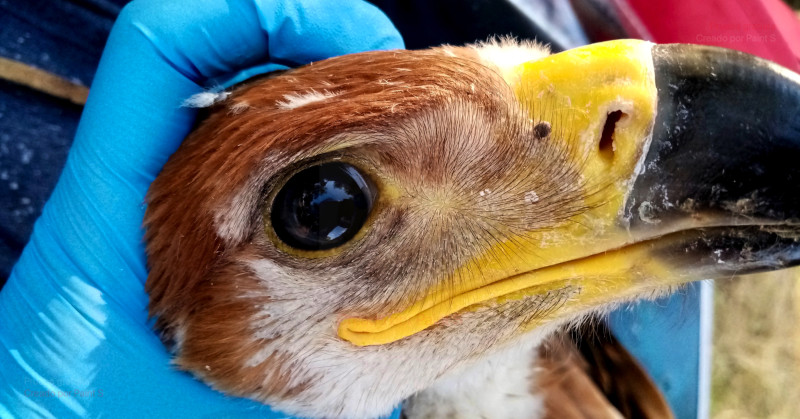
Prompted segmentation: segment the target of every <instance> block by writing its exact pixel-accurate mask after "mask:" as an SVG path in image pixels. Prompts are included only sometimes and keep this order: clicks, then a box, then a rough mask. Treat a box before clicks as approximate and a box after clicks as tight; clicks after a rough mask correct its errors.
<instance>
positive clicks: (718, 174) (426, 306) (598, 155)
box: [338, 40, 800, 346]
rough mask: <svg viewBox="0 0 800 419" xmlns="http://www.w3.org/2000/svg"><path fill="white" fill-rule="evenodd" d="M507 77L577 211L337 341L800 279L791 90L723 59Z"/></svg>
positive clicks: (672, 59)
mask: <svg viewBox="0 0 800 419" xmlns="http://www.w3.org/2000/svg"><path fill="white" fill-rule="evenodd" d="M503 77H504V79H505V80H506V82H507V83H508V84H509V85H510V86H511V87H512V89H513V90H514V92H515V94H516V97H517V100H518V101H519V103H520V105H521V107H522V108H523V109H524V110H525V112H527V113H528V116H529V117H530V120H531V121H532V123H537V124H539V123H543V122H546V123H547V126H548V127H552V134H551V135H550V138H547V139H546V140H550V141H558V142H559V146H561V147H563V148H564V155H565V156H567V157H566V158H567V159H568V160H569V161H568V162H567V163H569V164H572V165H573V166H575V167H578V168H579V169H578V170H579V171H580V174H581V178H582V179H583V183H582V185H581V187H582V188H583V189H584V194H583V196H584V199H585V201H586V202H585V207H586V208H587V210H586V211H584V212H582V213H581V214H579V215H577V216H575V217H574V219H572V220H569V222H566V223H563V224H562V225H558V226H554V227H553V228H552V229H546V230H536V231H530V232H527V233H526V234H525V235H524V237H520V238H516V239H514V240H506V241H502V242H498V243H493V244H492V245H491V248H487V249H486V252H485V253H484V254H483V255H482V256H479V257H477V258H475V259H473V260H471V261H470V262H469V263H467V264H466V265H464V266H462V267H461V268H459V271H458V272H455V273H454V275H458V278H459V279H460V280H459V281H458V282H457V285H455V286H454V285H453V283H448V285H447V286H442V287H440V288H434V289H431V290H429V291H428V293H427V295H426V296H425V297H424V298H421V299H419V300H417V302H416V303H414V304H412V305H411V306H409V307H408V308H406V309H405V310H404V311H402V312H399V313H396V314H393V315H390V316H388V317H384V318H380V319H359V318H348V319H345V320H343V321H342V322H341V323H340V325H339V332H338V333H339V336H340V337H341V338H343V339H345V340H347V341H349V342H351V343H353V344H355V345H358V346H365V345H380V344H386V343H390V342H394V341H397V340H399V339H402V338H404V337H407V336H410V335H412V334H414V333H417V332H419V331H421V330H424V329H425V328H427V327H430V326H431V325H433V324H435V323H436V322H438V321H439V320H441V319H443V318H444V317H447V316H450V315H452V314H454V313H457V312H459V311H462V310H480V309H481V307H484V306H486V305H488V304H495V305H497V303H503V302H505V301H509V300H514V299H520V298H537V297H538V298H542V301H543V304H545V303H544V302H546V301H548V299H547V296H552V295H556V294H557V295H559V298H557V301H558V304H556V305H554V306H552V307H547V309H546V310H542V314H541V315H540V316H535V317H534V318H533V320H531V321H530V322H529V323H528V324H526V326H525V327H524V329H525V330H530V329H533V328H536V327H538V326H540V325H542V324H545V323H547V322H550V321H553V320H557V319H560V318H564V317H566V316H569V315H574V314H576V313H579V312H582V311H585V310H587V309H591V308H593V307H597V306H599V305H602V304H607V303H612V302H615V301H623V300H629V299H633V298H636V297H637V296H641V295H644V294H646V293H648V292H651V293H652V292H654V291H657V290H659V289H668V288H670V287H674V286H677V285H680V284H683V283H686V282H690V281H695V280H700V279H706V278H714V277H719V276H724V275H731V274H733V273H738V274H742V273H748V272H755V271H760V270H769V269H778V268H782V267H788V266H792V265H796V264H798V263H800V76H798V75H797V74H795V73H793V72H791V71H789V70H787V69H784V68H782V67H780V66H778V65H776V64H774V63H771V62H768V61H765V60H762V59H759V58H756V57H753V56H750V55H747V54H744V53H740V52H736V51H731V50H725V49H721V48H715V47H706V46H696V45H683V44H670V45H654V44H652V43H648V42H643V41H632V40H622V41H611V42H606V43H601V44H594V45H590V46H587V47H583V48H577V49H574V50H570V51H566V52H563V53H560V54H556V55H552V56H549V57H546V58H544V59H541V60H537V61H535V62H529V63H524V64H522V65H519V66H517V67H516V68H514V69H512V70H507V71H504V72H503ZM533 196H535V195H533ZM443 282H444V281H443ZM501 307H502V306H501ZM525 330H522V331H521V332H524V331H525Z"/></svg>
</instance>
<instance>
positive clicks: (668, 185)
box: [145, 40, 800, 418]
mask: <svg viewBox="0 0 800 419" xmlns="http://www.w3.org/2000/svg"><path fill="white" fill-rule="evenodd" d="M209 95H211V100H208V97H205V98H203V99H204V100H205V101H206V102H213V103H208V105H209V106H208V108H207V109H205V110H203V112H205V113H206V115H205V118H204V119H203V120H202V122H201V123H199V124H198V126H197V127H196V129H195V130H194V131H193V133H192V134H190V135H189V136H188V138H187V139H186V140H185V142H184V143H183V144H182V145H181V147H180V148H179V149H178V151H177V152H176V153H175V154H174V155H173V156H172V157H171V158H170V161H169V162H168V163H167V165H166V166H165V167H164V169H163V171H162V173H161V174H160V175H159V177H158V178H157V179H156V181H155V182H154V183H153V185H152V187H151V189H150V191H149V195H148V207H147V213H146V217H145V225H146V229H147V231H146V240H147V251H148V255H149V265H150V273H149V278H148V280H147V290H148V292H149V294H150V299H151V301H150V310H151V315H152V316H154V317H156V319H157V321H156V327H157V328H158V329H159V330H160V332H161V333H162V335H163V337H164V341H165V343H166V344H167V345H168V346H169V347H170V348H171V350H172V351H173V352H174V356H175V363H176V365H177V366H179V367H180V368H182V369H184V370H186V371H190V372H191V373H192V374H194V375H195V376H196V377H197V378H198V379H200V380H202V381H203V382H205V383H207V384H208V385H210V386H212V387H214V388H216V389H219V390H220V391H222V392H225V393H227V394H230V395H236V396H242V397H248V398H252V399H255V400H258V401H261V402H263V403H265V404H269V405H270V406H273V407H274V408H276V409H279V410H281V411H284V412H287V413H290V414H295V415H300V416H304V417H312V418H313V417H320V418H322V417H325V418H371V417H378V416H380V415H384V414H387V413H389V412H390V411H392V409H393V408H394V407H395V406H397V405H398V404H399V403H403V414H404V415H405V417H408V418H426V417H428V418H430V417H463V418H473V417H474V418H478V417H480V418H539V417H620V416H621V415H622V414H632V415H639V414H642V415H644V414H651V416H659V415H662V417H669V411H668V409H666V408H663V409H662V408H661V407H659V403H661V404H663V400H662V399H660V398H659V397H660V396H658V394H657V393H652V394H651V393H648V390H647V389H646V388H642V389H641V391H642V392H644V393H648V394H649V396H648V395H646V396H647V397H651V400H652V404H651V405H650V406H651V407H652V409H651V410H652V411H651V412H649V413H648V412H644V413H642V412H640V411H636V412H634V413H630V412H632V411H628V413H625V411H623V410H622V409H620V408H618V407H617V408H615V407H614V405H613V404H609V403H607V402H603V401H602V400H599V398H600V395H601V393H602V392H601V391H599V390H598V389H597V388H595V389H594V390H591V389H590V387H591V386H590V385H588V384H587V385H583V384H586V381H587V380H586V376H587V375H591V374H590V371H591V367H587V366H586V365H584V364H585V363H586V362H587V361H586V360H587V359H591V358H593V356H591V354H587V351H585V350H582V349H581V348H576V347H575V346H574V345H573V346H570V344H571V343H572V342H571V340H572V339H570V332H569V330H571V329H570V328H577V330H582V329H585V328H587V327H588V328H591V324H587V321H588V320H587V319H593V318H595V317H594V316H596V315H598V314H600V315H602V314H603V313H605V312H608V311H609V310H611V309H613V308H614V307H616V306H618V305H620V304H623V303H626V302H630V301H634V300H637V299H648V298H655V297H658V296H663V295H665V294H667V293H670V292H673V291H674V290H675V289H677V288H678V287H680V286H681V285H682V284H685V283H687V282H690V281H695V280H699V279H705V278H713V277H718V276H723V275H731V274H732V273H746V272H754V271H758V270H767V269H777V268H781V267H786V266H790V265H794V264H797V263H798V261H800V165H798V164H797V162H798V161H800V77H798V75H797V74H794V73H792V72H790V71H788V70H786V69H783V68H781V67H779V66H777V65H775V64H772V63H770V62H767V61H764V60H761V59H758V58H755V57H752V56H749V55H746V54H743V53H739V52H735V51H730V50H724V49H719V48H713V47H703V46H692V45H678V44H670V45H655V44H652V43H648V42H643V41H633V40H620V41H611V42H607V43H600V44H594V45H590V46H586V47H581V48H577V49H574V50H569V51H566V52H562V53H558V54H553V55H551V54H549V52H548V51H547V49H546V48H544V47H542V46H539V45H536V44H532V43H526V42H514V41H509V40H502V41H490V42H486V43H479V44H476V45H471V46H466V47H451V46H443V47H438V48H434V49H430V50H422V51H375V52H365V53H360V54H354V55H347V56H341V57H337V58H332V59H329V60H325V61H321V62H315V63H313V64H310V65H308V66H305V67H301V68H298V69H294V70H289V71H285V72H282V73H279V74H270V75H267V76H265V77H262V78H259V79H255V80H251V81H248V82H246V83H244V84H242V85H239V86H237V87H235V88H233V89H232V90H231V91H229V92H223V93H214V94H212V93H209ZM202 101H203V100H199V102H202ZM572 330H575V329H572ZM600 333H602V332H600ZM570 348H572V349H570ZM615 350H616V349H615V348H611V351H610V352H607V354H611V355H602V354H601V355H598V356H595V357H594V358H595V360H597V359H601V360H602V359H605V360H606V361H608V362H609V363H610V365H612V368H611V370H607V371H606V374H608V373H610V374H613V373H614V371H613V369H614V368H613V365H614V362H619V363H621V364H626V365H627V364H629V363H632V362H633V361H628V360H626V356H627V355H626V354H624V353H622V352H619V353H617V354H616V355H614V351H615ZM581 352H583V354H582V355H581ZM619 371H622V367H620V369H619ZM640 375H641V374H638V375H637V373H632V374H629V375H628V376H627V378H629V379H631V380H639V379H643V380H645V381H646V378H642V377H641V376H640ZM595 378H596V377H595ZM601 378H602V377H601ZM606 378H608V377H606ZM623 378H624V377H623ZM594 381H595V382H598V381H602V380H594ZM582 383H583V384H582ZM596 387H598V388H600V387H604V386H603V385H599V386H596ZM631 387H634V388H633V390H632V391H633V392H635V391H636V388H635V387H636V386H631ZM592 400H594V401H596V402H597V404H594V405H593V404H592ZM604 403H605V404H604ZM644 405H645V407H647V405H648V404H647V403H645V404H644ZM592 406H605V407H598V408H594V407H592ZM617 406H618V405H617ZM554 409H555V410H554ZM598 409H599V410H598ZM603 409H607V410H606V411H603ZM637 412H638V413H637ZM570 415H571V416H570ZM582 415H583V416H582Z"/></svg>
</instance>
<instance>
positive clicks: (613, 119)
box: [600, 111, 628, 160]
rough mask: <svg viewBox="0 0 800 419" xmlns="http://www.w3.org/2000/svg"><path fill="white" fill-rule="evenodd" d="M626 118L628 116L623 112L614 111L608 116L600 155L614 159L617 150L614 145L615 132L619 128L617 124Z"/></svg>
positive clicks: (601, 140)
mask: <svg viewBox="0 0 800 419" xmlns="http://www.w3.org/2000/svg"><path fill="white" fill-rule="evenodd" d="M625 116H628V115H626V114H625V113H624V112H622V111H613V112H609V113H608V115H606V123H605V125H603V134H601V135H600V155H601V156H603V157H605V158H607V159H609V160H610V159H612V158H614V151H615V150H616V149H617V147H616V145H615V144H614V131H615V130H616V128H617V122H619V120H620V119H622V117H625Z"/></svg>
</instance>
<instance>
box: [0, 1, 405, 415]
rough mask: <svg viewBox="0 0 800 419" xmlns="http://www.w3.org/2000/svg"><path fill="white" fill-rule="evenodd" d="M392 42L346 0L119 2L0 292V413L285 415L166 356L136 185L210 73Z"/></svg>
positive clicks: (172, 138) (168, 146)
mask: <svg viewBox="0 0 800 419" xmlns="http://www.w3.org/2000/svg"><path fill="white" fill-rule="evenodd" d="M402 47H403V43H402V40H401V38H400V36H399V34H398V33H397V31H396V30H395V29H394V27H393V26H392V25H391V23H390V22H389V21H388V19H386V17H385V16H384V15H383V14H382V13H381V12H380V11H378V10H377V9H376V8H374V7H373V6H371V5H368V4H366V3H362V2H360V1H336V2H327V1H319V2H314V1H307V2H302V1H299V0H295V1H292V0H284V1H280V0H193V1H181V0H137V1H135V2H133V3H131V4H130V5H128V6H126V7H125V9H123V11H122V13H121V14H120V16H119V18H118V20H117V22H116V24H115V25H114V28H113V30H112V32H111V35H110V37H109V40H108V43H107V45H106V49H105V52H104V53H103V57H102V59H101V61H100V66H99V68H98V70H97V73H96V76H95V79H94V82H93V84H92V90H91V94H90V97H89V100H88V102H87V104H86V108H85V110H84V113H83V116H82V119H81V122H80V124H79V126H78V132H77V134H76V138H75V141H74V144H73V147H72V149H71V151H70V154H69V156H68V158H67V163H66V166H65V168H64V171H63V173H62V174H61V177H60V179H59V181H58V184H57V186H56V188H55V190H54V191H53V195H52V196H51V198H50V200H49V201H48V203H47V204H46V205H45V208H44V211H43V213H42V216H41V217H40V218H39V220H38V221H37V222H36V225H35V227H34V232H33V235H32V237H31V239H30V242H29V243H28V245H27V246H26V248H25V250H24V251H23V254H22V256H21V258H20V260H19V262H18V263H17V265H16V266H15V267H14V270H13V271H12V273H11V276H10V278H9V281H8V283H7V284H6V286H5V287H4V288H3V290H2V292H0V307H2V310H0V346H1V347H0V382H2V383H4V385H3V386H0V416H2V417H9V416H13V417H29V416H34V415H41V416H45V417H59V418H61V417H75V416H90V417H94V416H102V415H107V416H108V415H110V416H114V417H172V418H177V417H191V418H198V417H215V418H217V417H247V416H253V417H256V416H258V417H286V415H284V414H280V413H276V412H273V411H272V410H270V409H269V408H267V407H265V406H263V405H260V404H258V403H255V402H252V401H249V400H246V399H239V398H232V397H227V396H225V395H223V394H221V393H219V392H216V391H214V390H211V389H210V388H209V387H207V386H206V385H205V384H203V383H201V382H199V381H196V380H195V379H193V378H192V377H191V376H190V375H188V374H185V373H182V372H178V371H175V370H174V369H173V368H172V367H171V365H170V363H169V358H170V357H169V354H168V353H167V352H166V351H165V349H164V347H163V346H162V344H161V342H160V341H159V339H158V337H157V336H156V334H155V333H154V332H153V331H152V328H151V326H152V324H151V322H149V321H148V320H147V295H146V294H145V292H144V282H145V279H146V277H147V271H146V269H145V254H144V247H143V241H142V229H141V223H142V217H143V214H144V204H143V202H144V195H145V192H146V191H147V188H148V186H149V185H150V183H151V182H152V181H153V179H154V178H155V176H156V174H158V172H159V170H160V169H161V167H162V166H163V164H164V163H165V162H166V160H167V158H168V157H169V155H170V154H172V152H174V151H175V149H176V148H177V147H178V145H179V144H180V141H181V140H182V139H183V137H184V136H185V135H186V134H187V133H188V131H189V130H190V128H191V126H192V123H193V122H194V118H195V111H194V110H192V109H187V108H182V107H181V106H180V104H181V101H182V100H184V99H185V98H187V97H189V96H191V95H193V94H195V93H198V92H200V91H201V90H202V89H203V87H204V86H205V85H206V84H208V83H209V80H212V79H216V78H220V77H222V78H226V79H230V75H231V74H235V73H238V72H240V71H241V70H242V69H243V68H247V67H252V66H257V65H260V64H264V63H272V64H273V66H272V67H271V68H275V67H276V66H295V65H300V64H305V63H308V62H310V61H314V60H319V59H323V58H326V57H329V56H335V55H340V54H345V53H351V52H357V51H364V50H370V49H390V48H402ZM261 68H263V67H261ZM211 83H212V84H213V83H217V81H216V80H215V81H213V82H211ZM396 414H397V412H395V415H396Z"/></svg>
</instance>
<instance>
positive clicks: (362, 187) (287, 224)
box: [270, 162, 375, 250]
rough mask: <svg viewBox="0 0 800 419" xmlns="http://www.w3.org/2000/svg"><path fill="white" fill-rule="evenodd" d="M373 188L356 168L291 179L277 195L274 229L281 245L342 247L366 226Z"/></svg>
mask: <svg viewBox="0 0 800 419" xmlns="http://www.w3.org/2000/svg"><path fill="white" fill-rule="evenodd" d="M374 199H375V187H374V185H373V184H372V183H371V182H370V181H369V180H368V178H367V177H366V176H364V175H363V174H362V173H361V172H360V171H359V170H358V169H356V168H355V167H353V166H351V165H349V164H346V163H340V162H334V163H325V164H321V165H318V166H313V167H309V168H307V169H304V170H303V171H301V172H299V173H297V174H295V175H294V176H293V177H292V178H291V179H289V181H288V182H286V184H285V185H284V186H283V189H281V191H280V192H278V194H277V195H276V196H275V201H274V202H273V203H272V212H271V214H270V216H271V221H272V227H273V229H275V233H276V234H277V235H278V238H279V239H281V240H282V241H283V242H284V243H286V244H288V245H289V246H292V247H294V248H297V249H302V250H324V249H331V248H334V247H337V246H340V245H342V244H344V243H346V242H347V241H348V240H350V239H352V238H353V236H355V235H356V233H358V231H359V230H360V229H361V227H362V226H363V225H364V222H366V220H367V217H368V216H369V213H370V211H371V210H372V203H373V201H374Z"/></svg>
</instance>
